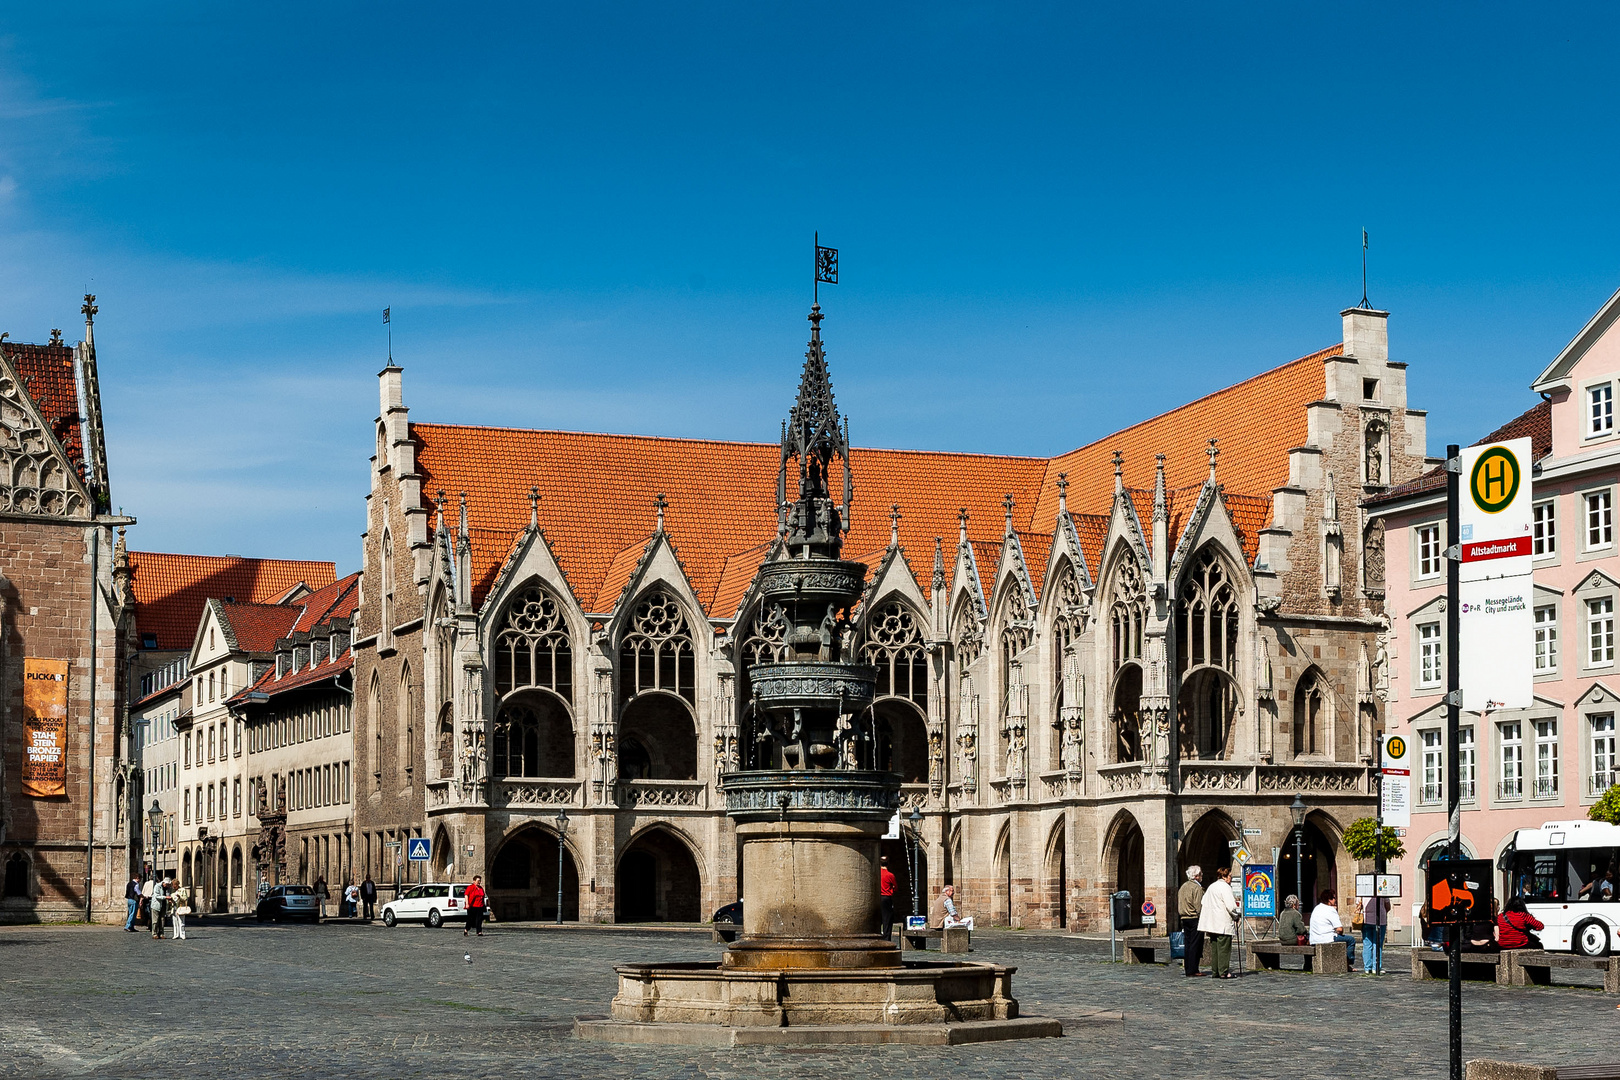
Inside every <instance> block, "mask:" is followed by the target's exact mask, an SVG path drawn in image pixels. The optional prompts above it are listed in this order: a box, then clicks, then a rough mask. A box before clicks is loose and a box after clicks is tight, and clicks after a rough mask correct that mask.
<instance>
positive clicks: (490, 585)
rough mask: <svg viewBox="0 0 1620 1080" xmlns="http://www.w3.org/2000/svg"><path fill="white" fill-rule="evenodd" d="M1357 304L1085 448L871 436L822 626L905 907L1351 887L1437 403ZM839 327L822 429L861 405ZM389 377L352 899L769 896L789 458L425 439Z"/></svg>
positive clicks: (647, 443) (1017, 909)
mask: <svg viewBox="0 0 1620 1080" xmlns="http://www.w3.org/2000/svg"><path fill="white" fill-rule="evenodd" d="M1342 318H1343V340H1342V342H1341V343H1339V344H1335V345H1333V346H1332V347H1331V348H1327V349H1323V350H1321V351H1319V352H1314V353H1311V354H1309V355H1306V356H1303V357H1301V358H1299V359H1296V360H1292V361H1290V362H1287V363H1284V364H1282V365H1281V366H1277V367H1272V368H1270V369H1269V370H1266V371H1264V372H1262V373H1261V374H1258V375H1256V376H1254V377H1253V378H1251V379H1249V380H1247V381H1245V382H1241V383H1238V384H1237V385H1234V386H1230V387H1228V388H1226V389H1224V390H1221V391H1218V392H1216V393H1214V394H1211V395H1209V396H1208V397H1204V398H1201V399H1199V400H1197V401H1193V402H1190V403H1188V404H1186V405H1183V406H1181V407H1180V408H1178V409H1175V410H1173V411H1171V412H1168V413H1165V414H1164V415H1162V416H1158V417H1155V418H1154V419H1151V420H1147V421H1145V422H1143V423H1140V424H1137V425H1135V426H1133V427H1129V428H1126V429H1124V430H1122V431H1119V432H1116V433H1115V434H1112V435H1109V436H1107V437H1105V438H1101V439H1098V440H1096V441H1094V442H1091V443H1088V444H1087V445H1085V446H1081V447H1080V448H1078V449H1076V450H1073V451H1070V452H1068V453H1065V454H1061V455H1059V456H1057V457H1053V458H1037V457H999V456H986V455H978V454H960V453H951V452H949V451H943V450H942V451H937V452H913V451H891V450H873V449H861V448H856V449H854V450H853V451H851V453H850V461H851V475H850V477H849V478H848V479H847V480H846V481H844V485H843V488H842V500H843V506H842V507H841V510H840V512H841V513H842V515H843V520H844V521H846V522H848V523H849V525H850V531H849V533H848V538H847V539H846V541H845V544H844V549H843V550H844V557H845V558H853V559H856V560H858V561H860V562H862V563H865V564H866V566H867V567H868V571H867V578H866V589H865V593H864V595H863V597H862V599H861V601H860V603H859V604H858V605H857V606H856V607H855V608H854V609H853V610H850V611H848V612H847V613H840V617H839V618H837V619H836V620H834V619H832V618H831V617H829V620H828V622H827V623H826V624H825V625H824V626H823V627H822V630H821V634H822V635H823V636H824V637H828V638H830V636H831V635H838V636H839V637H840V641H839V642H838V645H839V646H840V651H842V652H844V654H845V655H848V654H849V651H850V650H853V651H854V653H855V654H857V655H859V656H860V657H862V658H864V659H865V660H866V662H868V663H870V664H872V665H874V666H875V667H876V668H877V669H878V671H879V682H878V699H877V701H876V703H875V704H874V705H873V706H872V707H871V709H870V710H869V711H868V712H867V714H866V715H864V716H861V717H858V718H853V719H855V720H856V721H857V723H856V727H857V729H858V730H859V731H860V732H861V733H862V738H864V739H867V740H870V741H871V744H872V746H871V749H872V750H873V752H875V753H876V755H877V757H878V760H879V762H880V763H881V764H883V765H884V766H886V767H887V768H889V769H891V770H893V771H895V772H897V773H899V774H900V775H901V777H902V779H903V780H904V782H905V786H904V788H903V796H902V801H903V809H902V819H901V822H900V827H899V830H898V832H897V835H898V836H900V837H902V838H906V837H910V836H911V835H913V830H915V832H916V833H919V834H920V843H918V844H917V845H915V847H914V846H913V845H912V844H911V843H910V841H909V840H908V839H896V840H893V841H890V842H889V844H888V855H889V864H890V866H891V867H893V868H895V870H896V872H897V873H898V874H899V876H900V878H901V881H902V885H901V892H902V895H901V897H900V900H901V907H902V908H905V907H906V905H907V903H908V902H909V898H908V895H907V892H906V890H907V889H909V888H911V886H912V883H913V882H915V883H916V885H917V888H918V890H919V894H920V895H922V896H924V897H926V896H927V895H931V893H932V892H933V891H934V890H936V889H937V888H938V887H939V886H940V885H942V884H944V883H948V882H954V883H955V884H956V885H957V886H958V889H959V899H960V900H961V901H962V903H963V905H964V907H965V908H966V910H967V911H968V912H970V913H973V914H975V915H977V916H979V917H980V918H982V919H987V920H989V921H991V922H994V923H999V924H1010V925H1013V926H1023V927H1056V926H1068V927H1071V928H1075V929H1087V928H1095V929H1103V928H1106V926H1107V918H1108V915H1107V911H1108V906H1107V897H1108V894H1109V893H1111V892H1113V891H1115V890H1118V889H1126V890H1129V891H1130V892H1131V894H1132V897H1133V906H1134V907H1135V909H1136V910H1137V912H1138V913H1139V912H1140V910H1141V907H1140V902H1141V901H1142V900H1144V899H1147V900H1152V901H1153V902H1154V903H1155V904H1156V905H1157V907H1158V910H1159V911H1160V912H1163V911H1166V910H1167V909H1168V908H1169V901H1170V899H1171V897H1172V896H1173V893H1174V889H1175V885H1176V882H1177V881H1178V879H1179V877H1180V874H1181V870H1182V868H1184V867H1186V866H1188V865H1189V864H1192V863H1200V864H1202V865H1204V866H1205V867H1209V866H1212V865H1215V864H1217V863H1222V862H1225V861H1227V860H1228V859H1230V857H1231V854H1230V850H1231V849H1230V848H1229V843H1228V842H1229V841H1233V840H1240V839H1241V840H1243V841H1244V842H1245V843H1247V844H1248V846H1249V847H1250V849H1251V850H1252V851H1253V852H1255V853H1256V855H1255V859H1256V860H1257V861H1263V860H1264V859H1269V858H1270V856H1271V854H1272V852H1271V849H1272V848H1273V847H1277V848H1281V849H1283V850H1282V852H1281V859H1282V865H1281V867H1280V876H1281V878H1282V880H1283V881H1284V882H1286V883H1290V884H1291V883H1292V882H1293V881H1294V879H1295V876H1296V870H1297V873H1298V875H1299V876H1300V877H1302V878H1303V879H1304V882H1305V889H1306V891H1307V892H1308V893H1310V892H1313V891H1314V890H1316V889H1318V888H1321V887H1325V886H1326V885H1327V884H1329V883H1330V882H1331V883H1332V884H1334V885H1336V886H1337V887H1338V889H1339V891H1340V892H1341V894H1343V893H1346V892H1348V891H1349V886H1350V885H1351V881H1350V876H1351V875H1352V874H1354V873H1355V870H1356V866H1355V864H1354V862H1353V860H1351V859H1350V858H1349V856H1348V855H1347V854H1346V853H1345V851H1344V849H1343V847H1342V845H1341V836H1342V833H1343V830H1344V828H1345V826H1346V825H1347V824H1348V823H1349V822H1350V821H1352V820H1353V819H1355V818H1357V817H1362V816H1366V815H1370V814H1371V813H1372V811H1373V800H1372V790H1373V789H1372V784H1371V775H1370V769H1369V762H1370V760H1371V756H1372V752H1373V747H1374V745H1375V742H1374V740H1375V736H1376V733H1377V732H1378V731H1379V730H1380V728H1381V725H1382V723H1383V712H1382V709H1383V699H1384V696H1385V694H1386V691H1387V678H1388V675H1387V672H1388V669H1389V664H1388V661H1387V659H1386V658H1387V656H1388V655H1389V652H1390V650H1391V649H1392V648H1393V643H1392V642H1390V641H1389V640H1388V623H1387V622H1386V620H1385V619H1384V616H1383V611H1382V600H1383V589H1384V574H1385V567H1384V556H1383V539H1382V537H1383V525H1382V522H1381V521H1379V520H1377V519H1375V518H1374V519H1369V517H1368V516H1367V514H1366V512H1365V511H1363V510H1362V508H1361V507H1362V503H1363V500H1365V499H1366V498H1367V497H1369V496H1370V495H1373V494H1376V493H1378V492H1381V491H1383V490H1384V489H1385V488H1388V487H1391V486H1393V485H1395V484H1399V483H1401V482H1402V481H1404V480H1408V479H1410V478H1412V477H1415V476H1417V475H1418V474H1419V472H1421V471H1422V470H1423V468H1425V460H1424V445H1425V444H1424V421H1425V417H1424V414H1423V413H1422V412H1419V411H1415V410H1410V409H1408V408H1407V405H1406V370H1405V369H1406V365H1405V364H1403V363H1399V362H1394V361H1391V360H1390V359H1389V351H1388V337H1387V333H1386V327H1387V313H1386V312H1381V311H1374V310H1368V309H1362V308H1352V309H1350V310H1348V311H1345V312H1343V313H1342ZM810 321H811V332H810V345H809V350H808V352H807V354H806V362H805V366H804V370H803V375H802V378H801V383H800V386H799V390H798V395H799V396H798V404H797V405H795V406H794V412H795V414H798V413H799V412H800V411H801V410H805V409H812V410H833V409H835V408H836V406H835V405H834V403H833V398H832V385H831V382H830V380H829V376H828V366H827V362H826V358H825V356H824V353H823V349H822V341H821V321H822V315H821V312H820V311H819V309H813V310H812V312H811V316H810ZM380 385H381V415H380V416H379V417H378V419H377V424H376V457H375V458H374V459H373V467H372V471H371V490H370V494H369V496H368V497H367V498H368V506H367V531H366V533H365V540H364V548H365V563H364V571H363V578H362V600H361V605H360V609H359V614H358V625H357V627H356V629H355V640H354V647H355V650H356V659H355V683H354V687H355V690H354V692H355V727H354V739H355V777H356V780H355V801H356V815H355V841H354V847H355V856H356V860H357V862H359V863H361V864H362V865H361V866H360V867H358V868H357V876H358V873H359V871H360V870H365V871H369V872H370V873H372V874H373V875H374V876H375V877H376V878H377V880H378V881H379V882H383V881H392V880H395V879H396V875H397V874H399V873H401V872H400V871H397V870H396V869H395V867H396V863H397V859H398V857H399V850H400V849H399V845H400V843H401V842H402V841H403V840H404V839H406V838H408V837H410V836H417V835H422V836H429V837H432V838H433V839H434V840H435V844H434V862H435V865H434V866H432V867H431V873H433V874H434V875H435V876H437V877H438V878H439V879H440V880H443V879H444V878H446V877H454V879H455V880H467V879H468V878H469V877H470V876H471V875H472V874H474V873H482V874H484V875H485V876H486V880H488V882H489V883H490V885H491V887H492V888H491V892H492V896H493V903H494V906H495V910H496V911H497V913H500V914H502V915H504V916H505V917H507V918H544V919H552V918H555V917H556V916H557V914H558V911H557V905H558V898H559V895H560V897H561V905H562V912H561V914H562V917H563V918H565V919H570V920H571V919H584V920H587V921H596V922H611V921H615V920H619V921H642V920H649V919H665V920H682V921H688V920H690V921H696V920H700V919H706V918H707V917H708V916H709V914H710V913H711V912H712V911H714V910H715V909H716V908H718V907H719V906H721V905H722V904H726V903H729V902H731V901H732V900H735V899H736V898H737V897H738V896H739V895H740V891H739V887H740V883H739V881H738V873H739V863H738V844H737V840H736V836H735V833H734V830H733V827H732V825H731V823H730V821H729V820H728V819H727V818H726V816H725V813H724V810H723V806H724V799H723V798H722V796H721V794H720V782H721V778H722V777H723V776H724V775H725V774H726V772H727V771H728V770H733V769H739V768H747V767H749V765H750V764H751V754H752V731H753V716H752V706H751V695H750V690H749V685H748V671H749V667H750V665H751V664H754V663H757V662H760V661H762V660H769V659H771V658H772V657H773V656H775V655H776V653H777V651H778V650H781V649H783V648H784V641H783V620H782V619H781V615H780V612H776V611H773V610H770V609H768V608H767V607H766V606H764V605H762V604H761V602H760V599H759V597H758V595H757V587H756V579H757V577H758V573H759V569H760V567H761V565H762V564H764V563H765V562H767V561H770V560H774V559H779V558H786V557H788V556H787V554H786V552H785V549H784V547H783V546H782V545H781V543H780V539H779V538H780V537H781V536H783V535H784V534H785V532H786V530H787V527H788V523H787V522H786V520H785V519H784V517H783V509H782V508H783V507H784V506H785V505H787V504H788V503H790V502H791V500H792V499H793V498H794V497H795V496H796V494H797V492H796V491H792V490H789V491H784V490H782V489H781V488H779V486H778V469H779V467H780V465H781V460H782V457H781V455H782V451H781V449H780V447H779V446H778V445H777V444H776V443H775V442H767V441H761V442H749V443H743V442H713V441H701V440H687V439H665V438H654V437H639V436H636V437H627V436H619V435H594V434H578V433H572V432H560V431H544V430H514V429H507V428H491V427H476V426H467V425H457V424H437V423H436V424H424V423H412V422H411V420H410V417H409V409H408V406H407V397H406V393H405V385H404V372H403V370H402V369H401V368H399V367H397V366H393V365H390V366H389V367H387V368H385V369H384V370H383V371H382V373H381V375H380ZM788 389H789V387H787V386H784V387H783V396H784V401H785V403H786V398H787V391H788ZM856 419H857V424H856V428H857V430H858V427H859V424H858V420H859V418H856ZM777 424H778V422H777V421H776V420H775V419H773V418H767V417H760V418H759V433H760V435H761V437H762V438H764V439H771V438H773V437H774V436H775V435H776V434H777V430H778V427H777ZM782 430H783V431H784V432H785V430H786V428H785V426H784V427H783V428H782ZM843 430H844V431H846V432H847V431H848V430H849V428H848V425H847V422H846V424H845V426H844V429H843ZM784 438H785V435H784ZM845 438H846V439H847V435H846V436H845ZM826 479H827V481H828V482H829V486H830V487H832V488H833V489H834V490H835V491H836V490H837V486H838V485H837V478H831V477H829V478H826ZM784 486H786V485H784ZM1296 795H1298V796H1300V797H1301V798H1302V799H1303V800H1304V802H1305V804H1306V805H1307V806H1308V807H1309V813H1308V815H1307V817H1306V818H1305V823H1304V825H1303V826H1302V832H1303V845H1302V848H1303V856H1302V858H1301V859H1300V866H1299V867H1297V868H1296V867H1295V866H1294V864H1293V862H1292V860H1293V858H1294V855H1293V849H1294V844H1293V836H1292V830H1293V829H1294V825H1293V818H1292V815H1291V813H1290V810H1289V807H1290V805H1291V804H1292V803H1293V801H1294V799H1295V796H1296ZM913 811H915V813H914V812H913ZM559 843H561V845H562V852H561V855H562V858H561V859H559V857H558V856H559V851H558V845H559ZM913 850H915V852H916V855H915V858H914V859H913V858H912V855H911V853H912V851H913ZM559 864H560V866H561V869H560V873H561V878H562V880H561V882H559V881H558V875H559ZM559 884H560V886H561V888H560V889H559ZM1287 891H1292V890H1291V889H1289V890H1287ZM926 906H927V905H926V899H924V901H923V908H924V909H925V910H926ZM1138 917H1140V915H1138Z"/></svg>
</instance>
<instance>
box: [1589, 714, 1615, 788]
mask: <svg viewBox="0 0 1620 1080" xmlns="http://www.w3.org/2000/svg"><path fill="white" fill-rule="evenodd" d="M1587 722H1588V723H1590V724H1591V725H1592V776H1591V778H1590V780H1589V781H1588V782H1587V788H1586V789H1587V793H1588V794H1591V795H1601V794H1603V793H1604V792H1605V791H1608V790H1609V788H1611V787H1613V786H1614V782H1615V775H1614V764H1615V762H1614V713H1612V712H1609V713H1593V714H1592V715H1591V717H1590V718H1589V719H1588V721H1587Z"/></svg>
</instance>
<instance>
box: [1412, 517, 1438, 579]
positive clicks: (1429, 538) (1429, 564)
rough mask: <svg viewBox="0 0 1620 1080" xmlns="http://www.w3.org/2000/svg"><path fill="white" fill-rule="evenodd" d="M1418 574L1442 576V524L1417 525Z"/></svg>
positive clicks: (1424, 576)
mask: <svg viewBox="0 0 1620 1080" xmlns="http://www.w3.org/2000/svg"><path fill="white" fill-rule="evenodd" d="M1416 531H1417V576H1418V577H1420V578H1432V577H1439V576H1440V569H1441V563H1440V559H1441V551H1440V526H1438V525H1419V526H1418V527H1417V530H1416Z"/></svg>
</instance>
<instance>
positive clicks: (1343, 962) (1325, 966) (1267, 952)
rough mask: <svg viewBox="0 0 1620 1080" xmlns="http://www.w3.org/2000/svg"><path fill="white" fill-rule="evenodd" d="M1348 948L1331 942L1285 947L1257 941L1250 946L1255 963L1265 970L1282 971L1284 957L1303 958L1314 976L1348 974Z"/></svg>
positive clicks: (1337, 942)
mask: <svg viewBox="0 0 1620 1080" xmlns="http://www.w3.org/2000/svg"><path fill="white" fill-rule="evenodd" d="M1347 948H1348V947H1347V946H1346V945H1345V943H1344V942H1342V941H1331V942H1328V943H1327V944H1326V945H1284V944H1283V943H1282V942H1280V941H1255V942H1251V943H1249V945H1248V949H1249V952H1250V953H1251V954H1252V955H1253V956H1254V959H1255V963H1257V964H1258V965H1259V966H1260V967H1261V968H1262V969H1263V970H1266V971H1281V970H1282V969H1283V967H1282V958H1283V957H1285V956H1302V957H1304V958H1305V970H1306V971H1309V972H1311V973H1312V974H1314V975H1344V974H1346V973H1348V972H1349V970H1350V957H1349V953H1348V951H1347Z"/></svg>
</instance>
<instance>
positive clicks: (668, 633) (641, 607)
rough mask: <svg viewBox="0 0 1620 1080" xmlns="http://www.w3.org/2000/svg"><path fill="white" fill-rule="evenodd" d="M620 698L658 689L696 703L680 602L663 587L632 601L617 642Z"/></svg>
mask: <svg viewBox="0 0 1620 1080" xmlns="http://www.w3.org/2000/svg"><path fill="white" fill-rule="evenodd" d="M619 680H620V681H619V686H620V700H621V701H629V700H630V699H631V698H633V697H635V696H636V695H638V694H642V693H645V692H647V691H649V690H660V691H663V692H664V693H667V694H675V695H676V696H678V697H681V698H684V699H685V700H686V702H687V704H688V705H696V704H697V688H696V686H695V682H696V661H695V660H694V657H693V650H692V632H691V630H690V629H688V628H687V625H686V615H685V613H684V612H683V611H682V610H681V605H680V602H679V601H677V600H676V599H675V597H674V596H673V595H672V594H671V593H670V592H669V591H668V590H666V589H654V590H653V591H651V592H649V593H646V594H645V595H643V596H642V598H641V599H640V600H638V601H637V602H636V606H635V609H634V610H633V611H632V612H631V613H630V625H629V628H628V630H626V632H625V635H624V637H623V639H622V640H621V641H620V644H619Z"/></svg>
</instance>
